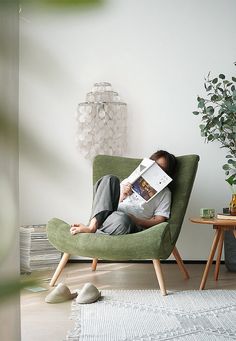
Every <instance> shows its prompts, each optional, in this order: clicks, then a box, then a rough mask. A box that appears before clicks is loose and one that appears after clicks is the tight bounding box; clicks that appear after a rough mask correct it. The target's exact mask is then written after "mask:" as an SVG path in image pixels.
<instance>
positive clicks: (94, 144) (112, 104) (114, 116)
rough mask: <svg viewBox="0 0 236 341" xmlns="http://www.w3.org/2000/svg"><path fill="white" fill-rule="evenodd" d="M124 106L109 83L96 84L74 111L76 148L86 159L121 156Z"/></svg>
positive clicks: (123, 137) (124, 126) (125, 113)
mask: <svg viewBox="0 0 236 341" xmlns="http://www.w3.org/2000/svg"><path fill="white" fill-rule="evenodd" d="M126 116H127V105H126V103H124V102H121V101H120V98H119V95H118V93H117V92H114V91H113V90H112V86H111V84H110V83H107V82H101V83H95V84H94V87H93V89H92V91H91V92H89V93H88V94H87V95H86V102H83V103H79V104H78V109H77V115H76V119H77V134H76V135H77V147H78V149H79V151H80V152H81V154H82V155H83V156H84V157H85V158H87V159H93V158H94V156H96V155H97V154H108V155H122V154H123V152H124V150H125V146H126Z"/></svg>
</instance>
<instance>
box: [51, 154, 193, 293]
mask: <svg viewBox="0 0 236 341" xmlns="http://www.w3.org/2000/svg"><path fill="white" fill-rule="evenodd" d="M140 161H141V160H140V159H134V158H127V157H119V156H108V155H98V156H96V157H95V159H94V162H93V182H94V183H95V182H96V181H97V180H98V179H99V178H100V177H102V176H103V175H106V174H113V175H116V176H118V177H119V178H120V180H123V179H124V178H126V177H127V176H128V175H129V174H130V173H131V172H132V171H133V170H134V169H135V168H136V167H137V165H138V164H139V163H140ZM198 161H199V156H198V155H183V156H178V157H177V169H176V174H175V177H174V180H173V181H172V182H171V184H170V189H171V191H172V205H171V216H170V219H169V220H168V221H167V222H164V223H161V224H158V225H156V226H153V227H151V228H149V229H146V230H144V231H142V232H139V233H135V234H126V235H118V236H110V235H103V234H96V233H79V234H76V235H71V233H70V225H69V224H67V223H65V222H64V221H62V220H60V219H57V218H53V219H51V220H50V221H49V222H48V224H47V233H48V239H49V241H50V243H51V244H52V245H54V246H55V247H56V248H57V249H58V250H60V251H61V252H63V256H62V258H61V261H60V263H59V265H58V267H57V269H56V271H55V273H54V275H53V277H52V279H51V282H50V285H51V286H53V285H54V284H55V283H56V281H57V279H58V277H59V276H60V273H61V272H62V270H63V268H64V267H65V265H66V263H67V261H68V259H69V257H70V255H79V256H84V257H90V258H93V262H92V270H96V266H97V261H98V259H105V260H114V261H121V260H145V259H152V260H153V265H154V269H155V272H156V275H157V279H158V282H159V286H160V290H161V293H162V294H163V295H166V288H165V283H164V279H163V273H162V269H161V263H160V260H161V259H167V258H168V257H169V256H170V255H171V253H173V255H174V257H175V259H176V262H177V264H178V266H179V269H180V270H181V272H182V273H183V275H184V277H185V278H186V279H187V278H189V275H188V272H187V270H186V268H185V266H184V263H183V261H182V259H181V257H180V254H179V252H178V250H177V248H176V246H175V244H176V241H177V239H178V236H179V233H180V230H181V226H182V222H183V219H184V216H185V212H186V209H187V205H188V201H189V197H190V194H191V190H192V187H193V183H194V179H195V175H196V171H197V167H198Z"/></svg>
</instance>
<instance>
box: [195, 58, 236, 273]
mask: <svg viewBox="0 0 236 341" xmlns="http://www.w3.org/2000/svg"><path fill="white" fill-rule="evenodd" d="M235 65H236V63H235ZM235 84H236V77H231V79H230V80H227V79H226V77H225V75H224V74H222V73H221V74H219V75H218V77H211V74H210V73H209V74H208V75H207V77H206V78H205V82H204V87H205V91H206V97H205V98H203V97H200V96H198V97H197V101H198V110H196V111H193V114H194V115H201V124H200V126H199V127H200V130H201V135H202V137H204V138H205V141H206V142H213V141H218V142H219V143H220V144H221V148H224V149H225V151H226V156H225V157H226V162H225V163H224V164H223V166H222V168H223V169H224V171H225V175H226V179H225V180H226V182H227V183H228V184H229V185H230V188H231V190H232V199H231V202H230V205H229V206H230V207H229V209H230V213H231V214H232V215H236V90H235ZM226 232H228V233H226V235H225V263H226V266H227V268H228V270H230V271H236V239H235V238H234V235H233V234H232V233H230V231H226Z"/></svg>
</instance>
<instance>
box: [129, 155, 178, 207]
mask: <svg viewBox="0 0 236 341" xmlns="http://www.w3.org/2000/svg"><path fill="white" fill-rule="evenodd" d="M151 161H152V160H151ZM171 181H172V179H171V177H169V175H167V174H166V173H165V172H164V171H163V169H162V168H161V167H160V166H158V165H157V164H156V162H153V163H152V165H151V166H150V167H147V168H146V169H145V170H144V171H143V172H141V173H140V176H139V177H138V178H136V180H135V181H134V182H131V183H132V190H133V191H134V192H136V193H137V194H138V195H140V196H141V197H142V198H143V199H144V200H145V201H149V200H151V199H152V198H153V197H154V196H155V195H156V194H157V193H159V192H160V191H161V190H162V189H163V188H165V187H166V186H167V185H168V184H169V183H170V182H171Z"/></svg>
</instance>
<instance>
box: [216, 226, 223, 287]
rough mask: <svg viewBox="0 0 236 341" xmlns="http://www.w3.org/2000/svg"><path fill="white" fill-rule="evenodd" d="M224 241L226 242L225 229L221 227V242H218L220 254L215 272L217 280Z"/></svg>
mask: <svg viewBox="0 0 236 341" xmlns="http://www.w3.org/2000/svg"><path fill="white" fill-rule="evenodd" d="M223 243H224V229H223V228H222V229H220V238H219V244H218V254H217V259H216V266H215V274H214V278H215V281H217V280H218V275H219V269H220V260H221V255H222V248H223Z"/></svg>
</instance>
